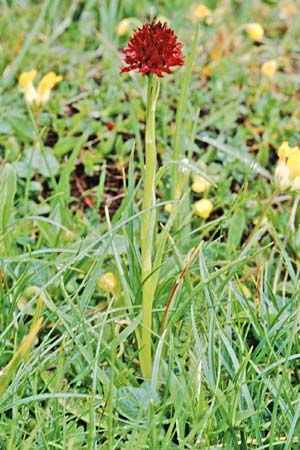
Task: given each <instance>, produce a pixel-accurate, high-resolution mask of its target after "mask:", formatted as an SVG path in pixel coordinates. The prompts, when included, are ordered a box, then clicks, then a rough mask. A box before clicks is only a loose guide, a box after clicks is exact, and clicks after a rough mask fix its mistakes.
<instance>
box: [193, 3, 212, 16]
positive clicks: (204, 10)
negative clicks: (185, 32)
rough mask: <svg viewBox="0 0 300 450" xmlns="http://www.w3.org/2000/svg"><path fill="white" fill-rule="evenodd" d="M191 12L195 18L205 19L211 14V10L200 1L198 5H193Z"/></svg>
mask: <svg viewBox="0 0 300 450" xmlns="http://www.w3.org/2000/svg"><path fill="white" fill-rule="evenodd" d="M191 14H192V16H193V17H194V18H195V19H200V20H201V19H206V18H207V17H208V16H210V15H211V10H210V9H209V8H208V7H207V6H206V5H204V4H203V3H202V4H200V5H195V6H193V7H192V11H191Z"/></svg>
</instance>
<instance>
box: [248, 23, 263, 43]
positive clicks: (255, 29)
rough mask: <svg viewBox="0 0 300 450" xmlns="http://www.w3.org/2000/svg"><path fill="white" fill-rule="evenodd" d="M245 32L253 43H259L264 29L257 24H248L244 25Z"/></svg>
mask: <svg viewBox="0 0 300 450" xmlns="http://www.w3.org/2000/svg"><path fill="white" fill-rule="evenodd" d="M246 32H247V34H248V36H249V38H250V39H251V40H252V41H254V42H259V41H261V40H262V37H263V35H264V29H263V27H262V26H261V25H260V24H259V23H248V24H247V25H246Z"/></svg>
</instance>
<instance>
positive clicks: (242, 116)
mask: <svg viewBox="0 0 300 450" xmlns="http://www.w3.org/2000/svg"><path fill="white" fill-rule="evenodd" d="M288 3H289V2H286V1H277V2H276V1H268V2H267V1H266V2H262V1H256V2H253V1H247V0H244V1H242V2H238V1H236V2H235V1H231V2H230V1H225V0H224V1H220V2H217V1H211V2H209V1H207V3H206V4H207V5H208V6H209V7H211V8H212V9H213V10H214V13H213V23H212V24H206V23H204V22H203V23H201V24H200V33H199V38H198V42H197V50H196V55H195V58H194V60H193V63H192V69H191V77H190V81H189V84H188V87H187V92H186V93H184V92H183V86H184V77H185V68H181V69H180V70H176V71H175V72H176V73H174V74H173V75H172V76H170V77H165V78H164V79H163V81H162V86H161V94H160V98H159V102H158V111H157V146H158V151H159V166H160V170H161V172H160V173H161V178H160V181H159V183H158V188H157V195H158V205H157V213H158V219H159V222H160V223H161V224H162V225H165V229H166V230H167V231H168V238H167V244H166V246H165V248H164V250H163V262H162V266H161V272H160V278H159V284H158V288H157V292H156V297H155V305H154V307H155V312H154V327H155V329H154V336H153V341H154V347H153V349H154V368H153V376H152V379H151V380H150V381H143V380H142V378H141V374H140V369H139V361H138V348H137V343H136V339H135V330H136V329H137V327H138V325H139V323H140V293H141V292H140V290H141V283H140V250H139V227H140V212H139V211H140V201H141V195H142V182H143V181H142V180H143V142H144V122H145V104H144V102H145V88H146V83H145V81H146V80H145V79H144V78H143V77H141V76H140V75H136V74H126V75H122V76H121V75H120V74H119V69H120V68H121V59H120V54H119V49H120V48H121V47H122V46H124V45H126V43H127V41H128V35H124V36H119V35H118V33H117V29H118V24H119V23H120V21H121V20H122V19H123V18H127V17H134V18H136V19H138V20H140V21H141V22H144V21H145V20H146V19H151V18H152V17H154V16H164V17H166V18H167V19H168V20H169V24H170V26H172V27H173V28H174V29H175V31H176V34H177V35H178V36H179V39H180V40H181V41H182V42H183V43H184V53H185V55H186V57H187V58H188V57H189V55H190V54H191V52H192V45H193V36H194V32H195V31H194V30H195V28H196V25H195V24H193V22H192V21H191V12H190V11H191V10H190V7H191V5H192V2H191V1H189V0H176V1H170V0H165V1H160V2H150V1H146V0H140V1H139V2H136V1H133V0H126V1H125V0H124V1H121V0H120V1H117V0H111V1H104V0H100V1H96V0H86V1H79V0H73V1H69V0H66V1H64V2H61V1H58V0H51V1H29V0H28V1H26V0H19V1H17V0H15V1H14V0H11V1H8V0H1V4H0V5H1V15H0V29H1V42H0V73H2V76H1V79H0V92H1V94H0V95H1V101H0V158H1V169H0V170H1V186H0V276H1V282H0V293H1V300H0V369H2V371H3V373H4V374H3V373H2V376H1V377H0V448H1V449H8V450H12V449H30V450H32V449H70V450H71V449H100V448H101V449H102V448H103V449H137V450H140V449H197V448H199V449H204V448H205V449H206V448H207V449H216V448H224V449H252V448H253V449H284V450H287V449H292V448H295V449H296V448H298V446H299V445H300V444H299V443H298V437H299V435H300V419H299V416H300V402H299V378H300V372H299V369H300V367H299V357H300V348H299V346H300V343H299V281H298V280H299V250H300V229H299V212H298V203H299V197H298V196H297V195H294V194H290V193H287V194H286V193H283V194H280V195H279V194H276V193H275V187H274V185H273V181H272V176H273V173H274V167H275V164H276V160H277V156H276V151H277V148H278V146H279V145H280V143H281V142H282V140H288V141H289V143H290V144H291V145H297V143H298V144H299V142H300V131H299V130H300V107H299V82H300V76H299V69H300V60H299V54H300V53H299V51H300V49H299V27H298V24H299V17H300V14H299V13H300V6H299V2H293V3H294V4H295V5H296V12H295V14H294V15H293V16H288V15H287V14H286V15H284V11H286V10H284V7H286V5H287V4H288ZM248 22H259V23H261V24H262V25H263V27H264V29H265V37H264V39H263V41H262V42H261V43H260V44H254V43H253V42H252V41H251V40H250V39H249V38H248V37H247V36H246V34H245V32H244V30H243V25H244V24H246V23H248ZM129 33H130V30H129ZM272 58H276V59H277V60H278V64H279V70H278V72H277V73H276V74H275V76H274V78H273V79H271V80H270V79H268V78H267V77H265V76H264V75H263V74H262V73H261V71H260V67H261V65H262V63H263V62H265V61H266V60H269V59H272ZM207 64H209V67H210V71H211V75H210V76H207V75H205V72H203V69H204V67H205V66H207ZM32 68H36V69H37V70H38V72H39V74H40V76H42V75H44V74H45V73H47V72H48V71H50V70H55V71H56V73H58V74H61V75H62V76H63V77H64V79H63V81H62V82H61V83H60V84H59V85H58V86H57V88H56V89H55V91H53V93H52V97H51V100H50V101H49V103H47V105H46V106H45V108H43V111H41V114H40V115H39V119H38V123H34V122H33V121H32V114H30V111H29V110H28V108H27V107H26V104H25V103H24V99H23V95H22V93H20V91H19V89H18V76H19V75H20V73H21V72H23V71H25V70H30V69H32ZM182 92H183V94H182ZM180 95H182V101H183V104H184V110H183V121H182V123H179V125H180V134H179V138H180V141H179V144H180V146H179V148H180V158H184V157H188V159H189V165H190V169H191V172H190V174H187V175H186V180H185V184H184V189H183V197H182V200H181V201H180V203H179V205H178V206H176V207H175V209H174V211H173V213H172V214H173V215H174V217H175V223H176V227H174V226H173V227H171V228H170V229H169V228H168V226H169V225H168V224H169V218H168V217H169V216H168V214H167V213H166V212H165V210H164V205H165V203H166V202H168V201H170V200H171V197H170V196H171V190H172V186H171V181H170V180H171V178H170V174H171V166H170V161H171V160H172V149H173V146H174V134H175V119H176V108H177V105H178V99H179V98H180ZM37 142H39V146H38V145H37ZM134 144H135V146H134ZM133 146H134V151H132V149H133ZM38 147H39V148H38ZM254 161H255V164H253V162H254ZM199 170H200V171H205V172H206V173H207V175H208V176H209V177H210V178H211V179H212V180H213V181H214V183H215V187H213V186H212V187H211V188H210V189H209V191H208V192H206V193H205V194H204V196H206V197H208V198H209V199H210V200H211V201H212V202H213V205H214V210H213V212H212V214H211V216H210V217H209V219H208V220H204V219H201V218H199V217H196V216H195V215H194V213H193V209H192V204H193V202H194V201H195V200H197V199H198V198H201V195H197V194H195V193H193V192H192V191H191V178H192V173H197V171H199ZM176 217H177V218H176ZM259 218H261V219H262V220H259ZM257 220H258V222H257ZM255 223H256V224H257V225H254V224H255ZM161 229H162V228H161ZM200 242H202V244H201V246H200V250H199V252H198V253H197V257H196V258H195V260H194V262H193V263H192V265H191V266H190V267H189V268H188V270H187V273H186V275H185V276H184V278H183V279H182V282H181V283H180V285H179V288H178V290H177V292H176V295H175V298H174V301H173V304H172V307H171V311H170V314H169V321H168V325H167V333H166V335H165V336H164V338H161V337H160V333H159V330H160V326H161V320H162V317H163V313H164V310H165V305H166V303H167V301H168V298H169V296H170V293H171V291H172V289H173V286H174V284H175V283H176V280H177V279H178V277H179V275H180V274H181V272H182V270H183V269H184V267H185V265H186V264H187V262H188V260H189V258H190V256H191V253H192V251H193V249H195V248H196V247H197V246H198V245H199V243H200ZM107 272H111V273H113V275H114V278H115V280H116V284H115V286H110V287H109V286H107V284H105V282H103V274H105V273H107ZM99 280H100V281H99ZM41 316H43V318H44V320H43V322H42V323H41V322H40V321H39V317H41ZM24 338H25V341H24Z"/></svg>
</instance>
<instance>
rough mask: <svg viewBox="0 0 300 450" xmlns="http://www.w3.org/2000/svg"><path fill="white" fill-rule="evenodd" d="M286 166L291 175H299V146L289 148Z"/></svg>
mask: <svg viewBox="0 0 300 450" xmlns="http://www.w3.org/2000/svg"><path fill="white" fill-rule="evenodd" d="M287 166H288V168H289V169H290V171H291V174H292V177H293V178H295V177H300V150H299V147H294V148H292V149H291V151H290V153H289V155H288V158H287Z"/></svg>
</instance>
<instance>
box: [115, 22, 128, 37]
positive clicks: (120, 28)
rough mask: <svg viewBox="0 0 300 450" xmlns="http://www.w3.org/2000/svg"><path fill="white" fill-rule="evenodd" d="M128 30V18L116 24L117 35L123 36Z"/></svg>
mask: <svg viewBox="0 0 300 450" xmlns="http://www.w3.org/2000/svg"><path fill="white" fill-rule="evenodd" d="M129 30H130V20H129V19H123V20H121V22H120V23H119V25H118V28H117V33H118V35H119V36H124V35H125V34H127V33H128V32H129Z"/></svg>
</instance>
